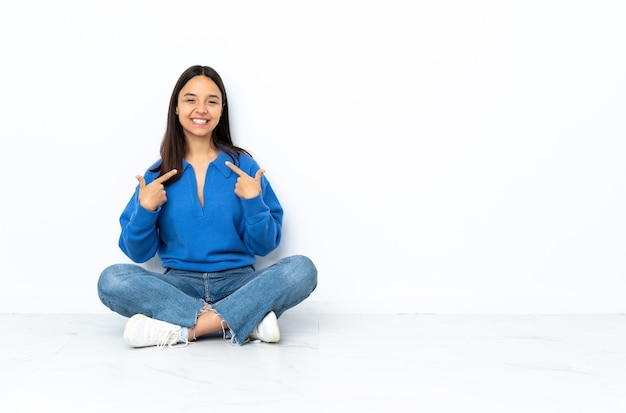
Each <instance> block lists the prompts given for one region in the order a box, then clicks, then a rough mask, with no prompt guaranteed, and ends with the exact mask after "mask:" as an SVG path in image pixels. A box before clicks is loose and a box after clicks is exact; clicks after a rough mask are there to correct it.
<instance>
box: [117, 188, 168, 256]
mask: <svg viewBox="0 0 626 413" xmlns="http://www.w3.org/2000/svg"><path fill="white" fill-rule="evenodd" d="M160 211H161V208H158V209H157V210H156V211H154V212H152V211H148V210H147V209H145V208H144V207H142V206H141V205H140V204H139V187H137V189H136V190H135V193H134V194H133V196H132V198H131V199H130V201H129V202H128V204H127V205H126V208H124V211H123V212H122V215H121V216H120V226H121V227H122V232H121V234H120V239H119V247H120V248H121V250H122V251H123V252H124V254H126V256H128V258H130V259H131V260H132V261H134V262H136V263H143V262H146V261H148V260H150V259H151V258H153V257H154V256H155V254H156V252H157V249H158V247H159V232H158V230H157V218H158V217H159V212H160Z"/></svg>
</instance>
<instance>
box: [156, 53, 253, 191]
mask: <svg viewBox="0 0 626 413" xmlns="http://www.w3.org/2000/svg"><path fill="white" fill-rule="evenodd" d="M195 76H206V77H208V78H209V79H211V80H213V81H214V82H215V84H216V85H217V87H218V88H219V89H220V92H221V93H222V105H223V108H222V116H221V117H220V120H219V122H218V124H217V126H216V127H215V129H214V130H213V133H212V134H211V141H212V143H213V145H214V146H215V147H216V148H218V149H221V150H223V151H224V152H226V153H227V154H228V155H229V156H230V157H231V158H232V160H233V162H234V163H236V164H238V163H239V162H238V161H239V155H240V154H242V153H245V154H246V155H249V156H250V153H249V152H248V151H246V150H245V149H243V148H240V147H238V146H236V145H235V144H233V140H232V138H231V136H230V120H229V117H228V99H227V97H226V88H225V87H224V82H223V81H222V78H221V77H220V75H219V74H218V73H217V72H216V71H215V70H214V69H213V68H211V67H209V66H200V65H195V66H191V67H190V68H188V69H187V70H185V71H184V72H183V73H182V74H181V75H180V77H179V78H178V81H177V82H176V85H175V86H174V90H173V91H172V96H171V97H170V105H169V109H168V112H167V127H166V129H165V134H164V135H163V141H162V142H161V151H160V153H161V163H160V165H157V166H156V167H155V168H154V169H152V170H151V171H152V172H157V171H158V172H159V176H161V175H163V174H166V173H167V172H169V171H171V170H172V169H177V170H178V171H179V173H177V174H176V175H174V176H173V177H171V178H170V179H168V180H167V181H166V182H165V185H171V184H173V183H174V182H176V181H177V180H178V179H180V177H181V175H182V170H183V159H184V157H185V153H186V152H187V142H186V141H185V134H184V131H183V127H182V125H181V124H180V122H179V120H178V115H176V107H177V106H178V95H179V94H180V91H181V90H182V88H183V87H185V85H186V84H187V82H189V80H190V79H191V78H193V77H195Z"/></svg>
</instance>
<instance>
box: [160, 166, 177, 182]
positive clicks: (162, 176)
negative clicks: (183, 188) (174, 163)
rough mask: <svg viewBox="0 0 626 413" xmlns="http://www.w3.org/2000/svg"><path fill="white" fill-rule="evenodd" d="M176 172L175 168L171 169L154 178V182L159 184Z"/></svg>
mask: <svg viewBox="0 0 626 413" xmlns="http://www.w3.org/2000/svg"><path fill="white" fill-rule="evenodd" d="M177 173H178V171H177V170H176V169H172V170H171V171H169V172H168V173H166V174H163V175H161V176H159V177H158V178H157V179H155V180H154V181H155V182H158V183H160V184H162V183H163V182H165V181H167V180H168V179H170V178H171V177H173V176H174V175H176V174H177Z"/></svg>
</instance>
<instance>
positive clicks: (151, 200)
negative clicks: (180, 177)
mask: <svg viewBox="0 0 626 413" xmlns="http://www.w3.org/2000/svg"><path fill="white" fill-rule="evenodd" d="M177 173H178V171H177V170H176V169H172V170H171V171H169V172H168V173H166V174H164V175H161V176H160V177H158V178H157V179H155V180H154V181H152V182H150V184H148V185H146V180H145V179H144V178H143V176H141V175H137V176H135V178H137V181H139V204H140V205H141V206H142V207H144V208H145V209H147V210H148V211H153V212H154V211H156V210H157V209H158V208H159V207H160V206H161V205H163V204H164V203H165V202H166V201H167V196H166V194H165V186H164V185H163V182H165V181H167V180H168V179H170V178H171V177H172V176H174V175H176V174H177Z"/></svg>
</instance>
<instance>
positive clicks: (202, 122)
mask: <svg viewBox="0 0 626 413" xmlns="http://www.w3.org/2000/svg"><path fill="white" fill-rule="evenodd" d="M191 121H192V122H193V123H195V124H196V125H206V124H207V123H209V121H208V120H207V119H191Z"/></svg>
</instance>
